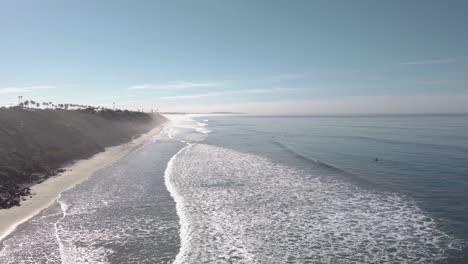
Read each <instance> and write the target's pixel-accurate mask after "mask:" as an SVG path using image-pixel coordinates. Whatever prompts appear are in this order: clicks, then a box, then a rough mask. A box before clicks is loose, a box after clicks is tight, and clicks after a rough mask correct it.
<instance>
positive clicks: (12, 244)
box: [0, 115, 465, 264]
mask: <svg viewBox="0 0 468 264" xmlns="http://www.w3.org/2000/svg"><path fill="white" fill-rule="evenodd" d="M170 118H171V122H170V123H168V124H166V125H165V127H164V129H163V130H162V132H161V133H160V134H159V135H157V136H155V137H153V138H152V139H151V140H150V141H148V142H147V143H146V144H145V145H144V146H143V147H141V148H140V149H139V150H138V151H135V153H132V155H130V156H128V157H127V158H125V159H123V160H122V161H120V162H118V163H116V164H114V165H112V166H111V167H109V168H106V169H104V170H101V171H99V172H98V173H97V174H96V175H94V176H93V177H92V178H91V179H90V180H88V181H87V182H85V183H83V184H81V185H79V186H77V187H76V188H74V189H71V190H69V191H67V192H64V193H62V195H61V197H60V198H59V199H58V200H57V203H56V204H55V205H54V206H52V207H51V208H49V209H47V210H45V211H44V212H43V213H41V215H38V216H37V217H35V218H33V219H32V220H31V221H29V222H28V223H26V224H24V225H22V226H21V227H20V228H19V229H18V230H17V231H16V232H15V233H13V234H11V235H10V236H9V237H7V238H6V239H5V240H3V241H2V242H3V245H2V248H1V251H0V262H1V263H33V262H32V260H44V261H43V263H83V262H87V263H177V264H178V263H446V261H447V260H448V259H450V257H452V256H455V255H456V256H458V255H460V254H461V253H460V252H462V251H463V250H464V246H465V242H464V238H463V237H460V236H455V235H454V233H453V232H450V231H451V230H450V229H449V228H446V227H445V226H444V225H442V224H441V223H442V220H441V219H440V218H438V217H436V216H435V215H434V214H432V213H431V212H430V211H428V210H427V209H426V208H425V207H424V206H421V205H422V204H421V203H420V202H419V201H418V200H417V199H415V198H413V197H411V196H410V195H407V194H405V193H402V192H398V191H397V190H393V189H390V188H377V187H376V186H377V185H375V186H374V185H373V184H372V182H374V183H375V182H376V181H374V180H373V179H372V178H367V177H361V176H362V175H360V174H359V173H358V172H359V171H358V170H356V171H353V172H350V171H348V170H346V169H343V168H342V167H341V165H340V164H338V165H336V164H333V165H331V164H330V163H329V162H325V161H322V159H320V160H319V159H318V158H317V157H316V156H312V155H308V153H306V151H304V149H300V148H299V147H298V146H297V145H295V143H296V142H294V141H292V140H290V141H288V139H290V138H293V137H294V136H297V135H294V132H291V131H287V130H286V129H287V128H286V127H285V128H284V130H285V131H287V132H284V131H281V133H285V134H283V136H282V134H281V133H279V132H274V133H268V131H269V128H267V127H261V126H259V125H258V124H249V125H245V124H243V123H240V121H239V119H232V120H234V121H235V122H234V121H230V119H229V117H213V116H196V115H192V116H191V115H174V116H170ZM226 120H229V121H226ZM262 129H263V130H262ZM282 129H283V128H282ZM246 131H247V132H246ZM252 133H254V134H255V135H256V137H253V136H251V135H253V134H252ZM286 133H288V134H286ZM284 135H286V136H284ZM260 138H261V139H260ZM307 149H308V148H307ZM317 151H318V149H317ZM324 157H326V156H325V155H324ZM343 167H344V166H343ZM379 186H380V185H379ZM16 245H21V246H20V247H18V246H16Z"/></svg>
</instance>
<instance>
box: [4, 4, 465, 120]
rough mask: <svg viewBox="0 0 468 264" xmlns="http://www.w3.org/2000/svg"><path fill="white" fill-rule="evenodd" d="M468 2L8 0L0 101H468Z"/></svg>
mask: <svg viewBox="0 0 468 264" xmlns="http://www.w3.org/2000/svg"><path fill="white" fill-rule="evenodd" d="M467 14H468V1H465V0H462V1H450V0H447V1H431V0H413V1H407V0H394V1H375V0H366V1H364V0H354V1H346V0H341V1H333V0H326V1H312V0H305V1H299V0H297V1H295V0H288V1H286V0H285V1H277V0H269V1H263V0H255V1H246V0H231V1H228V0H198V1H192V0H186V1H180V0H173V1H156V0H154V1H153V0H151V1H145V0H139V1H130V0H128V1H121V0H92V1H91V0H80V1H69V0H65V1H64V0H56V1H55V0H54V1H52V0H35V1H33V0H15V1H7V0H0V105H3V106H9V105H11V104H15V103H17V101H18V99H17V97H18V96H20V95H21V96H23V98H24V99H32V100H35V101H40V102H42V101H46V102H49V101H53V102H56V103H79V104H90V105H100V106H107V107H110V106H112V103H113V102H115V104H116V106H117V107H119V108H128V109H145V110H149V109H152V108H153V109H156V108H158V109H159V110H160V111H184V112H212V111H233V112H246V113H252V114H266V115H268V114H275V115H277V114H354V113H360V114H361V113H452V112H456V113H460V112H468V30H467V25H468V15H467Z"/></svg>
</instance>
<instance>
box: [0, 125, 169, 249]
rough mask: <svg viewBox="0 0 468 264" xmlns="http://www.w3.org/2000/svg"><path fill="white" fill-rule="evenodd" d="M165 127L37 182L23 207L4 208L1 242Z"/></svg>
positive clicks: (83, 160) (111, 148) (80, 161)
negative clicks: (61, 196)
mask: <svg viewBox="0 0 468 264" xmlns="http://www.w3.org/2000/svg"><path fill="white" fill-rule="evenodd" d="M161 130H162V125H158V126H156V127H155V128H153V129H151V130H150V131H148V132H147V133H145V134H142V135H140V136H139V137H137V138H135V139H133V140H131V141H130V142H127V143H124V144H121V145H117V146H112V147H108V148H106V149H105V150H104V151H102V152H100V153H97V154H95V155H93V156H92V157H90V158H88V159H82V160H78V161H76V162H74V163H72V164H70V165H67V166H65V167H64V169H66V171H65V172H63V173H61V174H59V175H57V176H54V177H51V178H49V179H47V180H46V181H44V182H42V183H39V184H36V185H33V186H32V187H31V193H32V194H33V198H28V199H27V200H25V201H23V202H22V203H21V206H16V207H12V208H9V209H2V210H0V242H1V241H2V240H3V239H4V238H6V237H7V236H8V235H9V234H11V233H12V232H13V231H14V230H15V229H16V227H17V226H19V225H20V224H22V223H24V222H26V221H28V220H29V219H31V218H32V217H34V216H35V215H37V214H38V213H40V212H41V211H42V210H43V209H45V208H48V207H49V206H51V205H52V204H53V203H54V202H55V201H56V200H57V199H58V198H59V196H60V194H61V193H62V192H64V191H66V190H68V189H71V188H73V187H75V186H76V185H78V184H80V183H82V182H83V181H85V180H87V179H88V178H89V177H91V176H92V175H93V174H94V173H95V172H97V171H98V170H100V169H102V168H105V167H107V166H109V165H110V164H112V163H113V162H115V161H118V160H120V159H122V158H123V157H125V156H127V155H128V154H130V153H131V152H132V151H134V150H136V149H138V148H139V147H140V146H142V145H143V144H144V143H145V142H146V141H147V140H149V139H150V138H152V137H153V136H155V135H157V134H159V133H160V132H161Z"/></svg>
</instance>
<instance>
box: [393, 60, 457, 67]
mask: <svg viewBox="0 0 468 264" xmlns="http://www.w3.org/2000/svg"><path fill="white" fill-rule="evenodd" d="M454 61H456V60H455V59H440V60H424V61H408V62H402V63H398V64H396V65H397V66H405V65H408V66H409V65H420V64H441V63H450V62H454Z"/></svg>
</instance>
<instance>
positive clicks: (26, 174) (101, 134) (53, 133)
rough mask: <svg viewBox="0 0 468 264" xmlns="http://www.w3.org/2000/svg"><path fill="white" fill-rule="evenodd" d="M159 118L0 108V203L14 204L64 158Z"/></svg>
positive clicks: (118, 140)
mask: <svg viewBox="0 0 468 264" xmlns="http://www.w3.org/2000/svg"><path fill="white" fill-rule="evenodd" d="M164 121H166V119H165V118H164V117H163V116H161V115H157V114H147V113H140V112H129V111H119V110H117V111H112V110H105V111H99V112H95V111H94V110H92V109H89V110H31V109H21V108H9V109H0V208H8V207H11V206H14V205H19V202H20V196H21V195H29V188H28V186H30V185H32V184H34V183H38V182H41V181H43V180H45V179H46V178H47V177H50V176H51V175H55V174H56V173H57V170H58V168H59V167H60V166H62V165H64V164H65V163H68V162H71V161H73V160H77V159H83V158H88V157H90V156H92V155H93V154H96V153H98V152H100V151H103V150H104V148H105V147H109V146H114V145H119V144H122V143H125V142H128V141H130V140H131V139H132V138H133V137H136V136H138V135H140V134H143V133H145V132H147V131H149V130H150V129H152V128H153V127H155V126H156V125H158V124H160V123H162V122H164Z"/></svg>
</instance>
